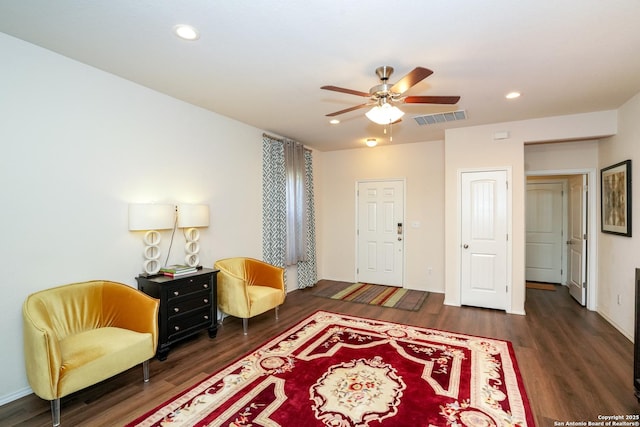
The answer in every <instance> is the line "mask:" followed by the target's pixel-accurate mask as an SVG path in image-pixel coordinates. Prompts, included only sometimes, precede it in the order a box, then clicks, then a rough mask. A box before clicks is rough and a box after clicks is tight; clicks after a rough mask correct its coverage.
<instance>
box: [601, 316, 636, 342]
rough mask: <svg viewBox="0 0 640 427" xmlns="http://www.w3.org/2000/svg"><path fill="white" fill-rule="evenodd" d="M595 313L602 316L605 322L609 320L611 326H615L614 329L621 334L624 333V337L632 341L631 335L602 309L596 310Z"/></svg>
mask: <svg viewBox="0 0 640 427" xmlns="http://www.w3.org/2000/svg"><path fill="white" fill-rule="evenodd" d="M596 313H598V314H599V315H600V316H602V318H603V319H604V320H606V321H607V322H609V323H610V324H611V326H613V327H614V328H616V330H617V331H618V332H620V333H621V334H622V335H624V337H625V338H626V339H628V340H629V341H631V342H633V337H632V336H631V335H628V334H627V333H626V332H625V331H624V330H623V329H622V328H621V327H620V325H618V324H617V323H616V322H614V321H613V320H612V319H611V318H610V317H609V316H607V315H606V314H604V313H603V312H602V311H596Z"/></svg>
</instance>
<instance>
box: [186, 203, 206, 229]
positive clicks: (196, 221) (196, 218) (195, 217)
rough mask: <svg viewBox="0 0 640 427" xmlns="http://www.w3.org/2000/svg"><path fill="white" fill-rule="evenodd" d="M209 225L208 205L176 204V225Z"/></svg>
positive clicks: (187, 226) (192, 226) (193, 226)
mask: <svg viewBox="0 0 640 427" xmlns="http://www.w3.org/2000/svg"><path fill="white" fill-rule="evenodd" d="M208 226H209V205H187V204H184V205H178V227H179V228H195V227H208Z"/></svg>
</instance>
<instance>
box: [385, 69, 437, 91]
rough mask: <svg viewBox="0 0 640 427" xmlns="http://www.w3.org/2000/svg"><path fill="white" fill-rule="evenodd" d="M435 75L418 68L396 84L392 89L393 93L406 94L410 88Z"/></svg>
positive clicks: (428, 70) (427, 70)
mask: <svg viewBox="0 0 640 427" xmlns="http://www.w3.org/2000/svg"><path fill="white" fill-rule="evenodd" d="M431 74H433V71H431V70H430V69H428V68H423V67H416V68H414V69H413V71H410V72H409V74H407V75H406V76H404V77H403V78H401V79H400V80H399V81H398V82H397V83H396V84H394V85H393V87H391V91H392V92H395V93H404V92H406V91H407V90H409V88H410V87H412V86H414V85H416V84H418V83H419V82H421V81H422V80H424V79H426V78H427V77H429V76H430V75H431Z"/></svg>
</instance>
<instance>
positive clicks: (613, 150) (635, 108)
mask: <svg viewBox="0 0 640 427" xmlns="http://www.w3.org/2000/svg"><path fill="white" fill-rule="evenodd" d="M638 117H640V94H638V95H636V96H635V97H633V98H632V99H631V100H629V101H628V102H627V103H626V104H624V105H623V106H622V107H621V108H620V109H619V110H618V133H617V135H615V136H613V137H611V138H607V139H605V140H603V141H602V142H601V143H600V144H599V154H598V159H599V167H600V169H602V168H605V167H607V166H611V165H613V164H616V163H619V162H621V161H623V160H627V159H631V162H632V164H631V172H632V181H633V182H632V186H631V188H632V191H633V193H632V197H631V201H632V237H622V236H616V235H612V234H605V233H600V235H599V236H598V245H599V247H598V256H599V259H598V283H599V286H598V312H599V313H600V314H601V315H602V316H604V317H605V318H607V319H608V320H609V321H610V322H611V323H612V324H614V326H616V327H617V328H618V329H619V330H620V331H622V332H623V333H624V334H625V335H626V336H627V337H628V338H629V339H631V340H632V339H633V333H634V325H633V319H634V307H635V283H634V282H635V269H636V268H640V205H639V204H638V201H639V200H640V179H639V178H640V122H638ZM599 215H600V212H598V224H600V216H599ZM618 295H620V299H621V300H620V303H618Z"/></svg>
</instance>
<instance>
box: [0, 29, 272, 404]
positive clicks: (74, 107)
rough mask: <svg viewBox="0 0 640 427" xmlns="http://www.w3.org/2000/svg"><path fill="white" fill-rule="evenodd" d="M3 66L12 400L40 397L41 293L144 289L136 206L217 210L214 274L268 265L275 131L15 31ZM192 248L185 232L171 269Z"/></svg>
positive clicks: (5, 303)
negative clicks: (26, 339) (115, 286)
mask: <svg viewBox="0 0 640 427" xmlns="http://www.w3.org/2000/svg"><path fill="white" fill-rule="evenodd" d="M0 63H2V66H1V67H0V93H1V94H2V95H1V97H0V117H2V125H1V126H0V144H2V156H0V188H2V204H3V209H2V214H1V215H2V217H1V221H0V231H1V232H0V235H1V236H2V240H3V244H2V246H0V259H1V260H2V263H3V265H4V267H3V272H2V279H0V280H1V281H0V289H1V290H2V298H0V341H1V342H2V349H3V351H1V352H0V378H1V380H0V404H2V403H3V402H6V401H10V400H13V399H15V398H17V397H20V396H21V395H23V394H26V393H28V392H29V391H30V389H29V388H28V384H27V381H26V375H25V372H24V363H23V352H22V317H21V307H22V303H23V301H24V299H25V298H26V296H27V295H28V294H30V293H32V292H35V291H38V290H41V289H44V288H48V287H52V286H55V285H59V284H64V283H71V282H77V281H84V280H90V279H109V280H115V281H120V282H123V283H126V284H129V285H131V286H135V280H134V277H135V276H136V275H137V274H138V273H139V272H140V271H141V263H142V249H143V245H142V240H141V239H142V232H135V233H132V232H129V231H128V230H127V205H128V203H129V202H149V201H154V202H169V203H177V202H197V203H208V204H209V205H210V208H211V226H210V227H209V228H207V229H202V230H201V252H200V259H201V263H202V264H203V265H205V266H207V265H212V264H213V262H214V261H215V260H216V259H218V258H222V257H227V256H235V255H246V256H254V257H257V258H260V257H261V254H262V245H261V240H262V239H261V230H262V226H261V223H262V210H261V197H262V189H261V186H262V174H261V167H260V166H259V165H260V164H261V161H262V136H261V133H262V131H261V130H259V129H256V128H253V127H250V126H247V125H245V124H242V123H239V122H237V121H234V120H231V119H228V118H225V117H222V116H220V115H217V114H214V113H211V112H208V111H205V110H203V109H200V108H197V107H194V106H192V105H189V104H186V103H183V102H181V101H178V100H175V99H173V98H169V97H167V96H164V95H161V94H159V93H156V92H153V91H151V90H149V89H146V88H144V87H141V86H138V85H136V84H134V83H131V82H128V81H125V80H122V79H120V78H118V77H115V76H113V75H110V74H106V73H104V72H101V71H99V70H96V69H94V68H91V67H88V66H85V65H83V64H80V63H78V62H75V61H72V60H69V59H67V58H65V57H62V56H60V55H57V54H54V53H52V52H49V51H46V50H43V49H40V48H38V47H35V46H33V45H30V44H27V43H25V42H22V41H19V40H17V39H14V38H11V37H9V36H7V35H4V34H2V33H0ZM162 237H163V242H162V250H163V252H164V254H166V253H167V248H168V243H169V240H170V239H169V237H170V233H169V232H163V236H162ZM183 248H184V238H183V237H182V235H180V234H179V233H177V235H176V240H175V242H174V244H173V250H172V252H171V259H170V260H169V262H180V261H182V259H183V256H184V249H183ZM163 258H164V255H163Z"/></svg>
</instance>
